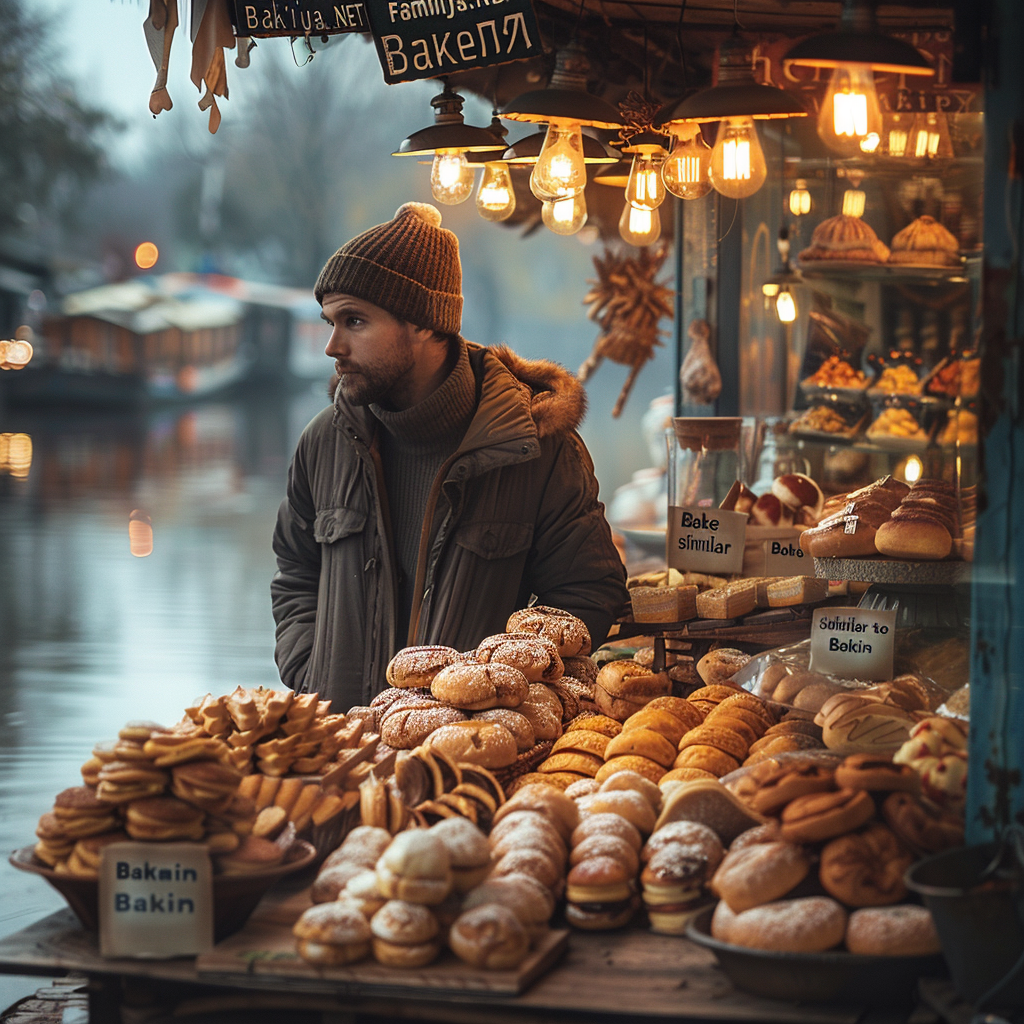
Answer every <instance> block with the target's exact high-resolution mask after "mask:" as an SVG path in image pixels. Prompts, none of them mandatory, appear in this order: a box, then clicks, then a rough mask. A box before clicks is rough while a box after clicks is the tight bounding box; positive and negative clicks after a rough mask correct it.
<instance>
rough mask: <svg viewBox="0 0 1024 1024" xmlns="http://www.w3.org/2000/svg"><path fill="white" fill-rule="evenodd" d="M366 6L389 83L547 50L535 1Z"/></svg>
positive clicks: (374, 2)
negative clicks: (533, 2) (542, 40)
mask: <svg viewBox="0 0 1024 1024" xmlns="http://www.w3.org/2000/svg"><path fill="white" fill-rule="evenodd" d="M365 6H366V13H367V15H368V17H369V19H370V29H371V31H372V33H373V41H374V44H375V45H376V47H377V56H378V57H379V58H380V65H381V68H382V69H383V70H384V81H385V82H387V83H388V85H394V84H395V83H396V82H412V81H415V80H416V79H420V78H443V77H444V76H445V75H449V74H451V73H452V72H455V71H466V70H468V69H469V68H484V67H489V66H490V65H492V64H507V63H508V62H509V61H513V60H525V59H526V58H527V57H536V56H539V55H540V54H541V53H542V52H543V51H542V49H541V45H540V32H539V30H538V28H537V19H536V16H535V15H534V12H533V5H532V4H531V2H530V0H365Z"/></svg>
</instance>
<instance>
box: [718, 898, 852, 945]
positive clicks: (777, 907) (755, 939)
mask: <svg viewBox="0 0 1024 1024" xmlns="http://www.w3.org/2000/svg"><path fill="white" fill-rule="evenodd" d="M711 934H712V935H713V936H714V937H715V938H716V939H719V940H720V941H721V942H728V943H731V944H732V945H734V946H747V947H749V948H751V949H771V950H775V951H776V952H778V953H823V952H825V950H826V949H832V947H833V946H838V945H839V943H840V942H842V941H843V937H844V935H845V934H846V911H845V910H844V909H843V908H842V906H840V905H839V904H838V903H836V901H835V900H833V899H829V898H828V897H827V896H804V897H802V898H800V899H793V900H778V901H776V902H775V903H766V904H765V905H764V906H760V907H752V908H751V909H750V910H744V911H743V912H742V913H739V914H737V913H735V912H734V911H732V910H731V909H730V908H729V904H728V903H726V902H725V900H721V901H719V904H718V906H717V907H715V912H714V915H713V916H712V918H711Z"/></svg>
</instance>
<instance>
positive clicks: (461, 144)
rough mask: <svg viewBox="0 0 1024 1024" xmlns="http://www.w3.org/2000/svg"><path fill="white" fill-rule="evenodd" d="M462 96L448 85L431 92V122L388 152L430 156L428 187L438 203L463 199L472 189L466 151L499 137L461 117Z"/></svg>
mask: <svg viewBox="0 0 1024 1024" xmlns="http://www.w3.org/2000/svg"><path fill="white" fill-rule="evenodd" d="M463 102H464V101H463V98H462V97H461V96H460V95H459V94H458V93H457V92H453V91H452V90H451V89H449V88H448V84H447V83H445V87H444V91H443V92H441V93H439V94H438V95H437V96H435V97H434V98H433V99H432V100H431V101H430V105H431V106H432V107H433V108H434V123H433V124H432V125H429V126H428V127H426V128H421V129H420V130H419V131H418V132H413V133H412V135H410V136H409V137H408V138H407V139H404V140H403V141H402V144H401V145H400V146H399V147H398V151H397V152H395V153H392V154H391V155H392V156H433V158H434V159H433V162H432V164H431V168H430V191H431V194H432V195H433V197H434V198H435V199H436V200H437V201H438V202H439V203H446V204H448V205H449V206H453V205H455V204H456V203H462V202H465V201H466V200H467V199H468V198H469V197H470V194H471V193H472V191H473V178H474V167H473V166H472V165H471V164H470V163H469V162H468V160H467V159H466V154H467V153H482V152H487V151H494V150H495V149H496V148H500V146H501V140H500V139H498V138H496V137H495V136H494V135H493V134H492V133H491V132H490V131H488V130H487V129H486V128H475V127H473V125H469V124H466V123H465V122H464V121H463V118H462V104H463Z"/></svg>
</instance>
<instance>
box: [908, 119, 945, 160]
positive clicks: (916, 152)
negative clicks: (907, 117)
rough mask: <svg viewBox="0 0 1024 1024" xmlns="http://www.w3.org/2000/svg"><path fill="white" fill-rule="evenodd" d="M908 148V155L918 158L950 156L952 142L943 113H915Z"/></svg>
mask: <svg viewBox="0 0 1024 1024" xmlns="http://www.w3.org/2000/svg"><path fill="white" fill-rule="evenodd" d="M908 148H909V151H910V155H911V156H915V157H917V158H918V159H919V160H935V159H937V158H941V157H951V156H952V155H953V144H952V142H951V141H950V138H949V126H948V123H947V121H946V117H945V115H944V114H940V113H935V112H934V111H932V112H929V113H927V114H917V115H915V117H914V127H913V129H912V131H911V141H910V143H909V147H908Z"/></svg>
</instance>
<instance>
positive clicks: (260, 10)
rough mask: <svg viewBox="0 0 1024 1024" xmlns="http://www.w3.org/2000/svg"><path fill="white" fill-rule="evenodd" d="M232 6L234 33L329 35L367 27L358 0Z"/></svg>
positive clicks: (237, 2) (271, 0)
mask: <svg viewBox="0 0 1024 1024" xmlns="http://www.w3.org/2000/svg"><path fill="white" fill-rule="evenodd" d="M232 6H233V11H232V13H233V14H234V22H235V35H237V36H255V37H257V38H260V39H263V38H265V37H270V36H309V35H314V36H331V35H339V34H341V33H343V32H368V31H369V30H370V24H369V22H368V21H367V18H366V9H365V8H364V7H363V4H362V3H361V2H360V0H355V2H350V3H337V4H333V3H322V2H319V0H254V2H253V3H246V2H245V0H233V4H232Z"/></svg>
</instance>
